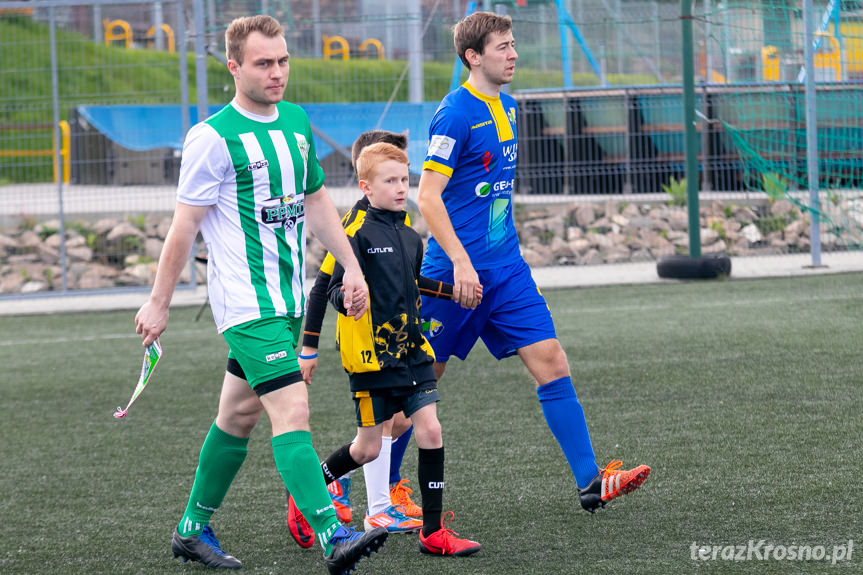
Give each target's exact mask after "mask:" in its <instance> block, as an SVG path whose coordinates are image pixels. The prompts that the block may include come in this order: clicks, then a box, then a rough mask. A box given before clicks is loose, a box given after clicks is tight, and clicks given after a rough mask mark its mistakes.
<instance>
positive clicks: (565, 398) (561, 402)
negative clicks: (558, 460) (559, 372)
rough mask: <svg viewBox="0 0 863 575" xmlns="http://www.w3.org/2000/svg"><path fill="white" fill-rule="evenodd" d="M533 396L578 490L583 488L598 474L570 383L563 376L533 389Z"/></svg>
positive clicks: (581, 411) (582, 416) (567, 378)
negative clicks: (540, 408) (561, 450)
mask: <svg viewBox="0 0 863 575" xmlns="http://www.w3.org/2000/svg"><path fill="white" fill-rule="evenodd" d="M536 395H537V397H538V398H539V404H540V406H542V413H543V415H544V416H545V421H546V422H547V423H548V428H549V429H550V430H551V433H552V434H554V438H555V439H557V442H558V443H559V444H560V448H561V449H563V454H564V455H565V456H566V460H567V461H568V462H569V467H570V469H572V474H573V475H574V476H575V483H576V484H577V485H578V487H579V489H583V488H585V487H587V485H588V484H589V483H590V481H591V480H592V479H593V478H594V477H596V474H597V473H599V468H598V467H597V466H596V455H594V453H593V445H591V443H590V432H589V431H588V430H587V421H586V420H585V418H584V410H583V409H582V408H581V404H580V403H579V402H578V398H577V397H576V395H575V389H574V388H573V387H572V380H571V379H570V378H569V376H567V377H561V378H560V379H555V380H554V381H551V382H549V383H546V384H544V385H540V386H539V387H537V388H536Z"/></svg>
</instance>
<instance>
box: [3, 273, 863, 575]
mask: <svg viewBox="0 0 863 575" xmlns="http://www.w3.org/2000/svg"><path fill="white" fill-rule="evenodd" d="M861 286H863V276H861V275H836V276H819V277H812V278H799V279H774V280H761V281H727V282H714V283H690V284H672V285H650V286H627V287H609V288H590V289H579V290H566V291H555V292H549V293H548V294H546V295H547V298H548V301H549V304H550V306H551V309H552V310H553V313H554V317H555V320H556V324H557V327H558V332H559V336H560V339H561V341H562V342H563V344H564V345H565V347H566V350H567V353H568V355H569V359H570V363H571V366H572V370H573V374H574V379H575V382H576V389H577V390H578V393H579V397H580V399H581V401H582V403H583V405H584V408H585V411H586V413H587V417H588V423H589V425H590V428H591V432H592V437H593V442H594V447H595V449H596V452H597V457H598V459H599V463H600V464H605V463H606V462H607V461H608V460H610V459H612V458H619V459H622V460H623V461H624V462H625V463H626V464H628V465H634V464H636V463H641V462H643V463H648V464H650V465H651V466H652V467H653V474H652V475H651V477H650V480H649V481H648V482H647V483H646V484H645V486H644V487H643V488H642V489H641V490H639V491H638V492H636V493H634V494H633V495H630V496H627V497H625V498H623V499H620V500H618V501H615V502H614V503H612V504H611V505H610V506H609V507H608V508H607V509H605V510H604V511H601V512H600V513H598V514H597V515H595V516H591V515H588V514H587V513H585V512H583V511H581V510H580V507H579V505H578V502H577V497H576V490H575V487H574V484H573V482H572V478H571V475H570V472H569V470H568V468H567V467H566V464H565V460H564V459H563V456H562V454H561V452H560V450H559V448H558V446H557V444H556V443H555V441H554V439H553V438H552V436H551V434H550V432H549V431H548V429H547V428H546V426H545V423H544V420H543V418H542V415H541V412H540V409H539V406H538V403H537V401H536V396H535V393H534V391H533V386H532V384H531V382H530V381H529V378H528V376H527V375H526V373H525V372H524V370H523V368H522V367H521V364H520V363H519V362H518V360H516V359H510V360H507V361H504V362H496V361H494V360H493V359H492V358H491V357H490V356H489V355H488V353H487V352H486V351H485V349H484V348H482V347H481V346H480V347H478V348H477V349H475V350H474V352H473V353H472V355H471V357H470V358H469V359H468V361H466V362H464V363H461V362H459V361H457V360H455V361H453V362H452V364H451V365H450V367H449V370H448V371H447V374H446V376H445V378H444V379H443V380H442V382H441V385H440V390H441V396H442V402H441V404H440V406H439V412H440V418H441V421H442V423H443V426H444V440H445V444H446V449H447V452H446V453H447V464H448V466H447V475H446V484H447V491H446V494H445V508H447V509H453V510H455V512H456V521H455V523H453V524H452V525H451V527H453V528H454V529H455V530H456V531H458V532H460V533H462V534H463V535H467V536H470V537H471V538H474V539H476V540H478V541H480V542H481V543H482V544H483V550H482V551H481V552H480V553H478V554H477V555H475V556H472V557H469V558H464V559H458V558H431V557H426V556H421V555H420V554H419V553H418V551H417V549H416V539H415V536H406V535H405V536H393V537H391V538H390V541H389V542H388V543H387V545H386V547H385V548H384V549H383V551H382V552H381V553H379V554H377V555H375V556H373V557H372V559H371V560H365V561H364V562H363V563H361V565H360V570H359V572H360V573H367V574H371V573H374V574H398V575H404V574H410V575H439V574H441V573H457V574H501V575H509V574H512V575H516V574H519V575H520V574H567V575H569V574H574V573H586V574H598V573H615V574H625V573H655V574H671V573H696V572H697V573H752V572H758V573H799V572H804V573H852V572H859V571H860V565H861V564H863V536H861V528H863V515H861V511H863V509H861V497H860V493H861V474H860V469H861V466H863V454H861V449H860V438H861V437H863V394H861V388H863V359H861V348H860V346H861V342H863V288H861ZM196 311H197V310H196V309H182V310H176V311H174V312H173V313H172V318H171V323H170V326H169V330H168V331H167V332H166V333H165V334H164V336H163V338H162V343H163V346H164V351H165V355H164V359H163V360H162V363H161V364H160V365H159V368H158V369H157V370H156V373H155V375H154V379H153V381H152V383H151V384H150V387H148V388H147V390H146V391H145V392H144V394H143V395H142V396H141V397H140V398H139V399H138V401H137V403H136V404H135V405H134V406H133V407H132V409H131V411H130V414H129V416H128V418H127V419H126V420H125V421H116V420H114V419H113V417H111V413H112V411H113V410H114V409H115V407H116V406H117V405H123V406H125V404H126V402H127V401H128V398H129V395H130V394H131V392H132V389H133V388H134V384H135V382H136V380H137V377H138V371H139V369H140V360H141V355H142V353H141V348H140V345H139V342H138V341H137V340H136V338H135V336H134V333H133V316H134V313H133V312H122V313H119V312H115V313H91V314H86V315H57V316H52V317H47V316H34V317H3V318H0V365H2V368H3V369H2V376H0V393H2V413H0V437H2V442H0V445H2V452H0V453H2V469H3V472H2V474H0V488H2V493H3V498H2V502H0V509H2V518H3V520H2V522H0V542H2V543H0V573H4V574H13V573H14V574H19V573H20V574H42V573H46V574H47V573H51V574H57V573H110V574H115V573H148V574H150V573H155V574H162V573H167V574H183V573H202V572H204V570H203V569H202V568H201V566H200V565H197V564H195V565H193V564H187V565H185V566H184V565H182V564H181V563H180V562H179V561H178V560H173V559H172V558H171V554H170V550H169V540H170V535H171V531H172V529H173V527H174V525H175V523H176V522H177V521H178V519H179V516H180V513H181V512H182V509H183V507H184V505H185V500H186V497H187V495H188V490H189V489H190V487H191V481H192V477H193V473H194V470H195V465H196V460H197V459H196V458H197V453H198V450H199V448H200V444H201V441H202V439H203V437H204V434H205V433H206V430H207V428H208V426H209V424H210V422H211V421H212V418H213V416H214V414H215V409H216V399H217V396H218V393H219V387H220V386H219V384H220V380H221V376H222V373H223V370H224V364H225V353H226V346H225V344H224V342H223V340H222V339H221V338H220V337H219V336H217V335H216V333H215V329H214V327H213V324H212V320H211V319H210V318H209V317H208V316H207V315H205V316H204V318H202V320H201V321H200V322H198V323H195V322H194V316H195V313H196ZM329 319H330V320H331V319H332V318H329ZM325 329H326V333H325V338H327V339H329V337H330V336H331V335H332V324H331V323H330V324H328V325H327V327H326V328H325ZM322 357H323V361H322V362H321V367H320V369H319V371H318V373H317V374H316V378H315V381H314V384H313V386H312V388H311V402H312V428H313V437H314V443H315V446H316V448H317V449H318V453H319V455H321V456H325V455H326V454H328V453H329V452H330V451H331V450H332V449H334V448H336V447H338V446H340V445H342V444H343V443H344V442H345V441H346V440H349V439H350V438H351V437H352V435H353V433H354V429H353V406H352V403H351V401H350V399H349V396H348V392H347V378H346V377H345V375H344V373H343V372H342V370H341V368H340V366H339V364H338V360H337V357H336V353H335V351H333V350H332V349H331V348H329V347H328V348H327V349H324V350H322ZM405 461H406V463H405V466H404V469H403V470H404V473H405V475H406V476H407V477H409V478H411V479H414V484H415V478H416V450H415V448H414V447H413V445H412V446H411V447H410V448H409V449H408V454H407V457H406V460H405ZM354 477H355V481H354V497H353V499H354V503H355V512H356V515H360V514H361V513H362V512H363V510H364V509H365V507H364V499H365V497H364V493H365V492H364V488H363V483H362V474H361V473H357V474H356V475H355V476H354ZM417 492H418V490H417ZM284 517H285V507H284V493H283V487H282V484H281V481H280V479H279V477H278V476H277V474H276V472H275V470H274V465H273V462H272V453H271V448H270V444H269V424H268V422H267V421H266V418H264V419H263V420H262V423H261V425H260V427H259V429H258V430H257V431H256V433H255V434H254V435H253V437H252V442H251V444H250V454H249V457H248V459H247V460H246V465H245V467H244V468H243V469H242V470H241V472H240V474H239V476H238V478H237V480H236V482H235V484H234V486H233V488H232V490H231V492H230V493H229V494H228V497H227V498H226V501H225V504H224V505H223V507H222V509H221V510H220V511H219V513H218V514H217V515H216V517H215V521H214V526H215V529H216V532H217V534H218V535H219V537H220V539H221V541H222V543H223V545H224V546H225V548H226V549H227V550H228V552H230V553H232V554H234V555H236V556H238V557H239V558H240V559H242V560H243V561H244V563H245V567H244V569H243V571H242V572H245V573H305V574H313V573H325V572H326V571H325V567H324V565H323V562H322V561H321V559H320V551H319V550H301V549H300V548H298V547H297V546H296V545H295V544H294V543H293V541H292V540H291V539H290V536H289V534H288V532H287V529H286V527H285V524H284ZM762 539H763V540H765V541H766V544H772V545H783V546H791V545H810V546H825V548H826V553H827V555H828V556H829V555H830V554H831V553H832V552H833V546H834V545H842V544H847V542H848V541H849V540H854V542H855V543H857V544H858V545H859V548H858V549H853V551H852V556H851V560H850V561H849V560H842V561H838V562H837V563H836V564H835V565H833V564H831V561H829V560H823V561H814V560H810V561H802V562H799V561H788V560H776V559H775V557H774V558H771V559H770V560H761V561H758V560H753V561H742V562H735V561H722V560H715V561H714V560H708V561H701V560H693V559H692V558H691V553H692V551H691V546H692V544H693V543H696V544H697V545H698V546H702V545H720V546H726V545H747V544H748V542H749V541H750V540H754V541H755V542H757V541H759V540H762ZM761 549H762V551H763V549H764V548H763V547H762V548H761ZM846 552H847V550H846ZM753 559H754V558H753Z"/></svg>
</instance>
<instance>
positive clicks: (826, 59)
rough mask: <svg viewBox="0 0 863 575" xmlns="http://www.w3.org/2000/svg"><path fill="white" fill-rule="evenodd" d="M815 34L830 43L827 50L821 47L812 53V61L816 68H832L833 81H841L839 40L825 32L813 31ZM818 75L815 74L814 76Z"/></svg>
mask: <svg viewBox="0 0 863 575" xmlns="http://www.w3.org/2000/svg"><path fill="white" fill-rule="evenodd" d="M815 35H816V36H822V37H824V38H826V39H827V42H828V44H830V50H829V51H827V50H825V49H824V48H821V49H820V50H818V51H817V52H815V54H814V55H813V58H812V59H813V61H814V62H813V63H814V65H815V68H816V69H818V70H825V69H829V70H833V76H834V78H833V79H834V81H836V82H841V81H842V55H841V49H840V47H839V40H837V39H836V38H835V37H834V36H831V35H830V34H828V33H826V32H815ZM815 77H816V78H817V77H818V76H817V75H816V76H815Z"/></svg>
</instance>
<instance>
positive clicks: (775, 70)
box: [761, 46, 781, 82]
mask: <svg viewBox="0 0 863 575" xmlns="http://www.w3.org/2000/svg"><path fill="white" fill-rule="evenodd" d="M761 78H762V79H763V80H766V81H767V82H778V81H779V80H780V79H781V78H780V76H779V48H777V47H776V46H764V47H763V48H761Z"/></svg>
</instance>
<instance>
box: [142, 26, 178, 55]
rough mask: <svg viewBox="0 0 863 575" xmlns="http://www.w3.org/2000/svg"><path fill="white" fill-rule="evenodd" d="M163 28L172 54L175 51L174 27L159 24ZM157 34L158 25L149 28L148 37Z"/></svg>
mask: <svg viewBox="0 0 863 575" xmlns="http://www.w3.org/2000/svg"><path fill="white" fill-rule="evenodd" d="M159 28H161V29H162V32H164V33H165V39H166V40H167V41H168V52H170V53H171V54H173V53H174V49H175V48H174V29H173V28H171V27H170V26H168V25H167V24H162V25H161V26H159ZM155 36H156V27H155V26H150V29H149V30H147V38H153V37H155Z"/></svg>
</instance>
